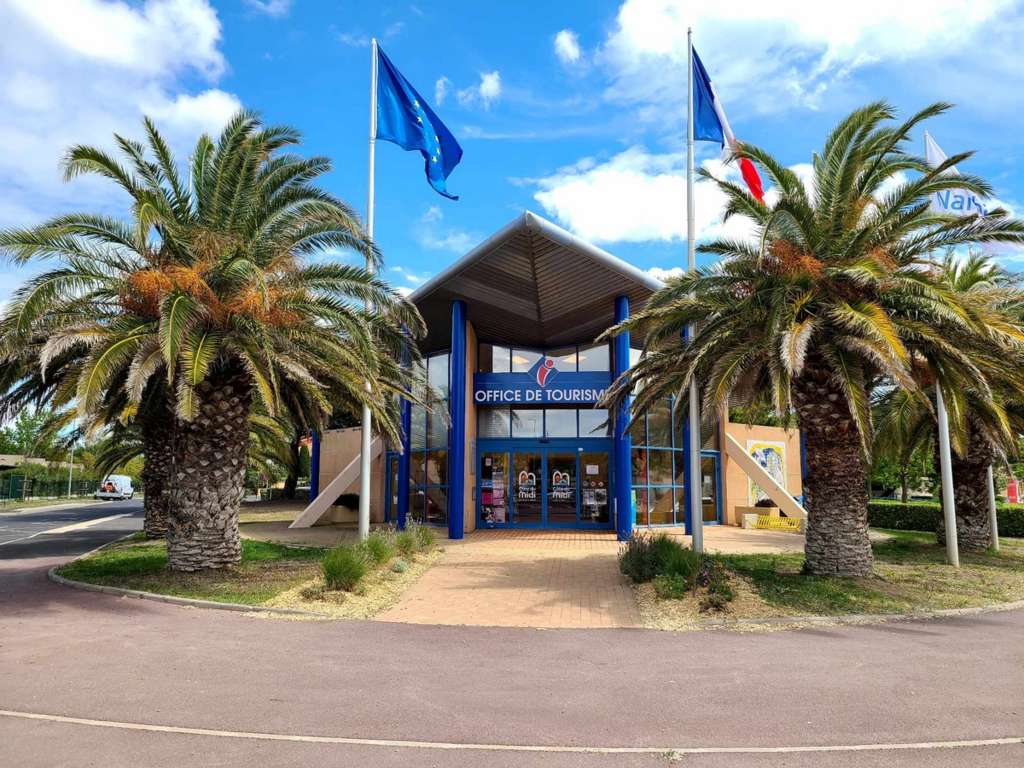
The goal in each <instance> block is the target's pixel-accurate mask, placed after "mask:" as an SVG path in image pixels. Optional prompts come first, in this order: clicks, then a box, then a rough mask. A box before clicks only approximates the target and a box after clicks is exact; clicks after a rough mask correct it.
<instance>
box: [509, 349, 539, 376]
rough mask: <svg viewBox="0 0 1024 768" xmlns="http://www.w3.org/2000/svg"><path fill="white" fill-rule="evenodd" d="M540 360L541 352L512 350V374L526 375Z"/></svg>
mask: <svg viewBox="0 0 1024 768" xmlns="http://www.w3.org/2000/svg"><path fill="white" fill-rule="evenodd" d="M538 360H540V352H534V351H532V350H529V349H513V350H512V373H526V372H527V371H528V370H530V369H531V368H532V367H533V364H534V363H536V362H537V361H538Z"/></svg>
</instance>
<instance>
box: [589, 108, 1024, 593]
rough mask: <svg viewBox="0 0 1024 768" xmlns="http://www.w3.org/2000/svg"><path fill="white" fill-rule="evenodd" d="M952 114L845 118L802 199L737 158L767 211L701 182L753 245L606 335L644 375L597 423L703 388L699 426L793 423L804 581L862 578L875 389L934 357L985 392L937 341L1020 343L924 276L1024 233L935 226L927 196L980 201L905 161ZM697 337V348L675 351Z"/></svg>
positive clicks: (982, 225)
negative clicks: (747, 419) (621, 337)
mask: <svg viewBox="0 0 1024 768" xmlns="http://www.w3.org/2000/svg"><path fill="white" fill-rule="evenodd" d="M946 109H947V106H946V105H943V104H937V105H934V106H931V107H928V108H927V109H924V110H922V111H921V112H919V113H917V114H915V115H914V116H913V117H911V118H910V119H909V120H907V121H906V122H904V123H901V124H894V123H893V122H892V120H893V119H894V117H895V114H894V111H893V110H892V108H891V107H890V106H889V105H887V104H885V103H882V102H878V103H874V104H869V105H867V106H866V107H863V108H861V109H858V110H856V111H855V112H853V113H852V114H851V115H849V116H848V117H847V118H845V119H844V120H842V121H841V122H840V123H839V124H838V125H837V126H836V128H835V129H834V130H833V131H832V133H831V134H830V135H829V137H828V138H827V139H826V141H825V144H824V147H823V148H822V151H821V152H820V153H816V154H815V155H814V156H813V158H812V167H813V173H812V178H811V180H810V182H809V183H808V184H807V185H805V184H804V182H803V181H802V180H801V178H800V177H799V176H797V174H796V173H795V172H794V171H792V170H791V169H789V168H787V167H785V166H784V165H782V164H781V163H780V162H779V161H778V160H777V159H775V158H774V157H772V156H771V155H770V154H769V153H767V152H765V151H764V150H761V149H759V148H757V147H753V146H750V145H744V146H743V147H741V148H740V150H739V155H741V156H743V157H746V158H749V159H750V160H752V161H754V162H755V163H757V164H759V165H760V166H761V168H762V169H763V170H764V173H765V175H766V176H767V178H768V179H769V181H770V182H771V183H772V185H773V186H774V188H775V189H774V190H773V192H772V194H771V195H770V196H769V198H768V203H767V204H766V205H761V204H760V203H759V202H758V201H757V200H756V199H754V198H753V197H752V196H751V195H750V194H749V193H748V192H747V191H746V190H745V189H743V188H741V187H740V186H738V185H736V184H733V183H732V182H729V181H725V180H721V179H717V178H715V177H713V176H711V174H709V173H707V172H705V173H704V174H703V175H704V176H705V177H706V178H707V179H708V180H709V181H711V182H712V183H714V184H715V185H717V186H718V188H719V189H720V190H721V191H722V192H723V193H724V194H725V195H726V197H727V200H728V202H727V204H726V208H725V212H724V215H725V218H726V219H729V218H731V217H733V216H741V217H743V218H746V219H748V220H749V221H750V222H751V224H752V225H753V227H754V232H755V234H754V237H753V238H752V239H751V240H743V241H740V240H732V239H719V240H715V241H712V242H710V243H707V244H704V245H702V246H701V247H700V251H701V252H702V253H703V254H706V255H710V256H712V257H715V258H718V259H721V261H720V262H719V263H717V264H716V265H715V266H713V267H711V268H706V269H702V270H699V271H698V272H697V274H695V275H686V276H683V277H680V278H676V279H673V280H670V281H668V282H667V283H666V285H665V287H664V288H663V289H661V290H660V291H658V292H657V293H656V294H655V295H654V296H653V297H652V298H651V299H650V300H649V301H648V303H647V305H646V306H645V307H644V309H643V310H641V311H640V312H639V313H638V314H637V315H636V316H634V317H633V318H631V319H630V320H628V321H627V322H625V323H623V324H621V325H620V326H617V327H615V328H613V329H611V330H610V331H609V332H608V334H606V335H614V334H615V333H618V332H620V331H622V330H627V329H628V330H630V331H632V332H634V333H636V335H637V336H638V337H639V338H642V339H643V340H644V357H643V358H642V359H641V361H640V362H639V363H638V364H637V365H636V366H635V367H634V368H633V369H632V370H630V371H629V372H628V373H627V374H626V375H624V376H623V377H622V378H621V379H620V380H619V381H617V382H616V383H615V384H614V385H613V387H612V388H611V389H610V390H609V392H608V395H607V397H606V399H605V404H606V405H609V406H615V405H616V404H617V403H618V402H620V401H621V399H622V398H624V397H627V396H628V395H629V393H630V391H631V390H633V389H636V390H637V395H636V398H635V401H634V406H633V412H634V414H638V413H643V412H644V411H646V410H647V409H648V408H649V407H650V406H651V405H652V404H654V403H657V402H660V401H662V400H663V399H664V398H665V397H667V396H670V395H674V396H680V395H684V394H685V392H686V391H687V388H688V385H689V382H690V380H691V379H692V378H694V377H696V379H697V381H698V382H699V383H700V385H701V389H702V392H703V400H704V403H703V412H704V414H705V416H706V417H707V418H713V416H714V414H716V413H718V412H719V410H720V409H722V408H724V407H726V406H727V405H728V404H729V403H730V402H731V401H732V402H735V403H736V404H743V403H744V402H749V401H751V400H755V399H757V398H764V397H769V398H770V399H771V400H772V402H773V403H774V404H775V409H776V412H777V413H780V414H781V413H789V412H790V411H791V410H793V411H795V413H796V419H797V423H798V425H799V427H800V430H801V432H802V433H803V437H804V442H805V447H806V461H807V475H806V481H805V485H804V492H805V505H806V507H807V512H808V521H807V536H806V546H805V568H806V570H807V571H808V572H810V573H813V574H817V575H841V576H862V575H865V574H868V573H870V571H871V565H872V553H871V544H870V541H869V539H868V526H867V501H868V492H867V471H868V467H869V459H870V453H871V447H872V443H873V423H872V416H871V407H870V404H871V395H872V392H873V391H874V390H875V389H876V387H878V386H879V384H880V383H881V382H886V383H887V384H888V385H890V386H891V385H892V383H895V385H897V386H902V387H905V388H907V389H910V390H913V389H916V388H917V382H916V380H915V379H914V376H913V371H912V367H913V360H914V353H915V350H925V353H926V354H927V353H929V352H931V351H933V350H936V349H939V350H942V351H943V353H944V355H945V357H944V366H943V368H942V371H941V380H942V384H943V388H944V390H945V389H946V388H965V387H967V386H968V385H970V386H974V387H976V388H978V389H979V390H980V391H983V390H984V389H985V387H986V384H985V382H984V375H983V373H982V371H981V370H980V369H979V367H978V366H977V365H976V364H975V363H974V362H973V361H972V347H971V345H970V344H966V345H965V344H963V343H960V344H959V346H958V347H957V348H956V349H952V348H950V344H949V343H948V341H947V339H949V338H953V337H954V336H956V338H958V339H959V340H960V341H961V342H962V341H963V340H964V339H974V338H981V339H986V340H988V339H994V340H995V341H997V342H998V343H1000V344H1003V345H1006V346H1007V347H1015V348H1016V347H1019V346H1020V344H1021V340H1022V339H1024V332H1022V330H1021V329H1020V327H1019V326H1017V325H1016V324H1015V323H1014V322H1012V321H1009V320H1007V319H1006V318H1003V317H1000V318H998V319H996V318H995V317H994V315H991V314H985V313H980V314H972V312H970V311H969V310H967V309H965V308H964V307H962V306H961V302H960V299H959V297H958V296H957V295H956V294H955V293H953V292H951V291H949V290H948V289H947V287H946V286H945V285H943V284H942V283H941V281H940V280H939V279H938V278H937V277H936V276H934V275H932V274H931V273H930V272H929V271H928V269H927V268H926V266H927V264H928V255H929V254H931V253H933V252H942V251H943V250H944V249H946V248H955V247H960V246H965V245H968V244H970V243H976V242H992V241H1010V242H1020V241H1022V240H1024V224H1022V223H1021V222H1018V221H1016V220H1013V219H1011V218H1009V217H1008V216H1006V215H1005V213H1001V212H996V213H995V214H994V215H992V216H988V217H984V218H980V217H964V218H950V217H944V216H940V215H937V214H933V213H931V212H930V210H929V208H930V206H929V202H930V199H931V196H932V195H933V194H935V193H936V192H941V191H945V190H950V189H966V190H969V191H971V192H974V193H975V194H978V195H981V196H987V195H988V194H989V192H990V187H989V185H988V184H986V183H985V182H984V181H983V180H981V179H980V178H977V177H975V176H971V175H962V176H948V175H946V173H947V171H949V169H951V168H952V167H953V166H954V165H962V164H963V163H964V161H965V160H966V159H967V158H968V157H969V154H966V153H965V154H960V155H956V156H953V157H950V158H949V159H948V160H947V161H946V162H945V163H943V164H942V165H940V166H939V167H937V168H931V167H929V166H928V164H927V163H926V162H925V161H924V160H923V159H922V158H919V157H915V156H913V155H910V154H908V153H907V151H906V144H907V142H908V141H909V139H910V135H911V132H912V131H913V130H914V129H915V128H916V127H917V126H918V125H919V124H920V123H921V122H922V121H923V120H925V119H927V118H929V117H932V116H934V115H938V114H941V113H942V112H944V111H945V110H946ZM908 174H913V176H912V177H909V178H908ZM691 323H695V324H697V332H696V335H695V337H694V339H693V340H692V342H691V343H690V344H688V345H684V344H681V343H680V335H681V332H682V330H683V329H684V328H686V327H687V326H688V325H690V324H691ZM954 332H955V333H954ZM951 391H952V389H951ZM684 399H685V398H684Z"/></svg>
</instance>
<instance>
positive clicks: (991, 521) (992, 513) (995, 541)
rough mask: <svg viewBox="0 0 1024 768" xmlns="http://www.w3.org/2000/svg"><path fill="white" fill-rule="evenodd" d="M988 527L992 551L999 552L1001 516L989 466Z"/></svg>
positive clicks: (993, 479)
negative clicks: (997, 508) (998, 513)
mask: <svg viewBox="0 0 1024 768" xmlns="http://www.w3.org/2000/svg"><path fill="white" fill-rule="evenodd" d="M988 525H989V528H991V530H992V549H994V550H995V551H996V552H998V551H999V515H997V514H996V481H995V478H994V477H993V476H992V465H991V464H989V465H988Z"/></svg>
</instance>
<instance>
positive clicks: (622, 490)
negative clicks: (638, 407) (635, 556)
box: [612, 296, 633, 541]
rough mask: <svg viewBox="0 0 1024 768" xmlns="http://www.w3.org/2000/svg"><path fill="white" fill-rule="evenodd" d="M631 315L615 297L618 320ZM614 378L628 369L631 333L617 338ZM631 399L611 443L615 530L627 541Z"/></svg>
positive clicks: (630, 490)
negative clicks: (613, 467) (613, 469)
mask: <svg viewBox="0 0 1024 768" xmlns="http://www.w3.org/2000/svg"><path fill="white" fill-rule="evenodd" d="M628 318H629V297H628V296H617V297H616V298H615V322H616V323H621V322H622V321H623V320H626V319H628ZM614 358H615V361H614V369H613V370H612V373H613V375H614V378H616V379H617V378H618V377H619V376H621V375H622V374H624V373H625V372H626V371H627V370H629V334H628V333H620V334H619V335H618V336H616V337H615V355H614ZM631 447H632V446H631V445H630V439H629V400H628V399H626V400H624V401H623V403H622V405H620V406H619V410H618V413H616V414H615V438H614V443H613V446H612V453H613V454H614V456H613V464H614V466H615V532H616V535H617V537H618V539H619V541H628V540H629V538H630V537H631V536H632V535H633V467H632V461H631V458H630V449H631Z"/></svg>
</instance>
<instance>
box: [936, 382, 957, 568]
mask: <svg viewBox="0 0 1024 768" xmlns="http://www.w3.org/2000/svg"><path fill="white" fill-rule="evenodd" d="M935 410H936V411H937V415H938V417H939V468H940V471H941V474H942V515H943V520H944V522H945V524H946V561H947V562H948V563H949V564H950V565H952V566H954V567H956V568H959V567H960V548H959V547H958V546H957V536H956V501H955V499H954V498H953V465H952V462H951V460H950V455H949V416H948V415H947V414H946V401H945V400H944V399H943V397H942V386H941V385H940V384H939V382H935Z"/></svg>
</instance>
